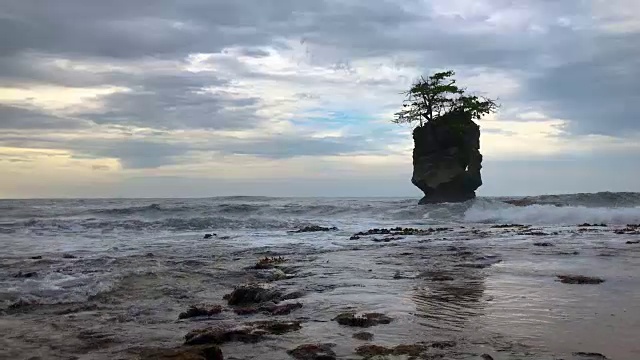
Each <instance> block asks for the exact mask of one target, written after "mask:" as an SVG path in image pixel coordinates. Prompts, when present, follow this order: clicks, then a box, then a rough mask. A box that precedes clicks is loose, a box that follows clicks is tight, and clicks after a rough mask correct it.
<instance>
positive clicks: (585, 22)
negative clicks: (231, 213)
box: [0, 0, 640, 198]
mask: <svg viewBox="0 0 640 360" xmlns="http://www.w3.org/2000/svg"><path fill="white" fill-rule="evenodd" d="M444 69H453V70H455V71H456V73H457V78H458V81H459V83H461V84H463V85H466V86H467V87H468V88H469V90H472V91H474V92H476V93H478V94H484V95H488V96H491V97H494V98H498V99H499V102H500V103H501V104H502V108H501V109H500V112H499V113H498V114H497V115H495V116H493V117H490V118H487V119H484V120H482V121H481V122H480V125H481V129H482V132H483V133H482V142H481V145H482V149H481V151H482V153H483V154H484V156H485V162H484V169H483V177H484V182H485V185H484V186H483V187H482V188H481V189H480V194H481V195H530V194H541V193H566V192H586V191H604V190H610V191H640V115H639V114H640V111H639V110H638V108H637V106H638V104H640V1H637V0H591V1H590V0H563V1H555V0H517V1H516V0H179V1H178V0H175V1H172V0H153V1H151V0H149V1H147V0H135V1H132V0H109V1H104V0H2V1H1V2H0V174H2V175H1V176H0V197H4V198H16V197H119V196H128V197H133V196H141V197H148V196H162V197H167V196H176V197H179V196H216V195H272V196H415V197H419V196H420V193H419V191H418V190H417V189H415V188H414V187H413V186H412V185H411V183H410V177H411V170H412V169H411V148H412V142H411V137H410V128H408V127H406V126H405V127H402V126H398V125H394V124H391V123H390V122H389V120H390V119H391V118H392V117H393V113H394V112H395V111H397V110H398V109H399V106H400V104H401V100H402V95H400V92H401V91H403V90H405V89H407V87H408V86H409V85H410V84H411V82H412V81H413V80H414V79H415V78H416V77H417V76H419V75H422V74H429V73H432V72H435V71H439V70H444Z"/></svg>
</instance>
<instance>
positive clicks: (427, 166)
mask: <svg viewBox="0 0 640 360" xmlns="http://www.w3.org/2000/svg"><path fill="white" fill-rule="evenodd" d="M454 75H455V73H454V72H453V71H444V72H439V73H435V74H433V75H431V76H429V77H427V78H424V77H421V78H420V79H418V80H417V81H416V82H415V83H414V84H413V85H412V86H411V89H409V91H407V92H406V93H405V95H406V98H405V100H404V101H403V104H402V110H401V111H400V112H398V113H396V114H395V117H394V119H393V120H392V121H393V122H395V123H398V124H404V123H407V124H411V125H413V124H415V123H417V124H418V126H417V127H415V128H414V129H413V141H414V148H413V175H412V177H411V182H412V183H413V184H414V185H415V186H417V187H418V188H419V189H420V190H422V192H424V197H423V198H422V200H420V203H422V204H428V203H439V202H458V201H467V200H470V199H473V198H475V196H476V194H475V191H476V190H477V189H478V188H479V187H480V186H482V176H481V174H480V169H481V168H482V154H480V127H479V126H478V124H476V123H475V122H474V120H477V119H480V118H482V116H484V115H487V114H490V113H492V112H495V111H496V110H497V108H498V105H497V104H496V102H495V100H492V99H489V98H485V97H481V96H477V95H470V94H467V93H466V89H465V88H461V87H459V86H458V85H456V81H455V79H453V76H454Z"/></svg>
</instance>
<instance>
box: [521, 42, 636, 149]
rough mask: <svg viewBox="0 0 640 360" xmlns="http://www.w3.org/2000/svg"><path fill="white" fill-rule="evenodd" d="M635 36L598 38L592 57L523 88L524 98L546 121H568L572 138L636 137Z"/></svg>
mask: <svg viewBox="0 0 640 360" xmlns="http://www.w3.org/2000/svg"><path fill="white" fill-rule="evenodd" d="M639 45H640V35H638V34H626V35H617V36H599V37H597V38H595V39H594V45H593V46H597V54H596V55H595V56H591V57H587V58H585V59H578V60H576V61H572V62H568V63H566V64H562V65H559V66H557V67H553V68H550V69H548V70H547V71H546V72H544V73H542V74H540V75H539V76H536V77H534V78H533V79H532V81H531V82H530V83H529V85H530V86H529V88H528V93H529V97H530V98H531V99H533V100H534V101H540V102H541V106H542V107H544V108H545V109H547V110H548V111H549V112H550V115H552V116H554V117H558V118H562V119H568V120H573V121H571V122H570V123H569V126H568V128H567V130H568V131H570V132H571V133H576V134H606V135H618V136H619V135H625V134H628V132H629V131H640V115H639V113H638V111H637V104H639V103H640V81H639V80H638V79H640V46H639Z"/></svg>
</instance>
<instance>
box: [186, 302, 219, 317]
mask: <svg viewBox="0 0 640 360" xmlns="http://www.w3.org/2000/svg"><path fill="white" fill-rule="evenodd" d="M221 312H222V306H220V305H192V306H191V307H190V308H189V309H188V310H187V311H185V312H183V313H180V315H179V316H178V319H189V318H192V317H198V316H211V315H216V314H220V313H221Z"/></svg>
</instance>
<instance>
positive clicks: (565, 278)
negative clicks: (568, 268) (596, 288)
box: [557, 275, 604, 285]
mask: <svg viewBox="0 0 640 360" xmlns="http://www.w3.org/2000/svg"><path fill="white" fill-rule="evenodd" d="M557 277H558V279H559V280H560V282H561V283H563V284H580V285H583V284H587V285H597V284H601V283H603V282H604V280H603V279H600V278H597V277H591V276H583V275H557Z"/></svg>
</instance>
